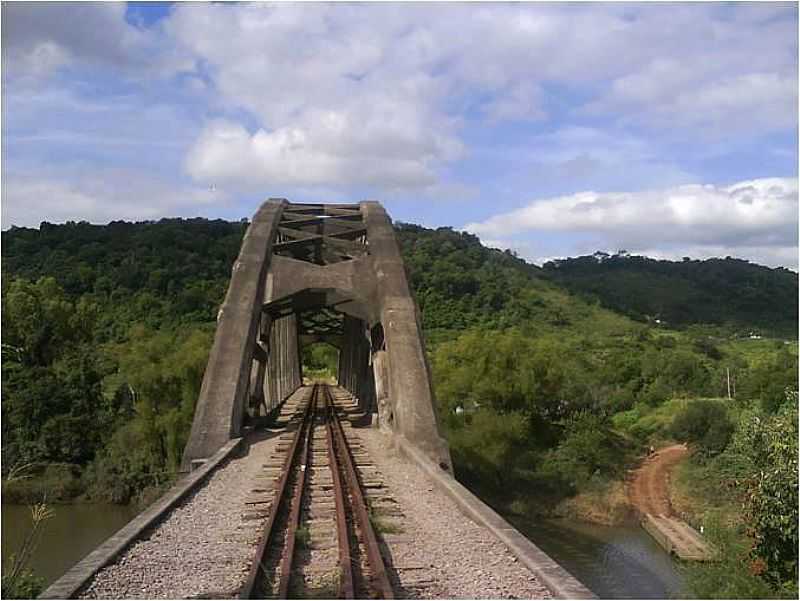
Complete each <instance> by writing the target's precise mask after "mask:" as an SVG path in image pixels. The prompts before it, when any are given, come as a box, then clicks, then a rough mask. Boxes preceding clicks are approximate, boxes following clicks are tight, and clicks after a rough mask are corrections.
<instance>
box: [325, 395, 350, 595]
mask: <svg viewBox="0 0 800 601" xmlns="http://www.w3.org/2000/svg"><path fill="white" fill-rule="evenodd" d="M326 390H327V389H326ZM323 396H324V403H325V431H326V433H327V440H328V463H329V465H330V470H331V476H332V478H333V497H334V501H335V504H336V536H337V539H338V541H339V597H340V598H344V599H354V598H355V596H356V593H355V586H354V584H353V560H352V558H351V556H350V536H349V534H348V531H347V511H346V509H345V505H344V488H343V486H342V477H341V475H340V472H339V459H338V458H337V457H336V451H335V449H334V446H333V445H334V432H333V419H334V418H333V415H332V414H333V412H334V408H333V404H332V403H331V402H330V397H329V396H328V394H327V393H326V394H324V395H323Z"/></svg>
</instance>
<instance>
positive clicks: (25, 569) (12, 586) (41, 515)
mask: <svg viewBox="0 0 800 601" xmlns="http://www.w3.org/2000/svg"><path fill="white" fill-rule="evenodd" d="M10 479H12V480H14V479H15V475H14V474H12V475H11V477H10ZM52 517H53V510H52V509H51V508H50V507H49V506H48V505H47V503H46V502H44V501H42V502H41V503H35V504H33V505H32V506H31V529H30V530H29V531H28V534H27V535H26V536H25V538H24V539H23V541H22V544H21V545H20V547H19V549H17V551H16V553H14V554H13V555H11V556H10V557H9V558H8V560H7V563H6V565H3V578H2V597H3V599H35V598H36V597H37V596H38V595H39V593H41V592H42V590H43V589H44V584H43V581H42V579H41V578H38V577H37V576H36V575H35V574H34V573H33V571H32V570H31V569H30V567H29V563H30V558H31V555H32V554H33V552H34V550H35V549H36V547H37V546H38V544H39V543H40V541H41V538H42V532H43V529H44V525H45V522H47V520H49V519H50V518H52Z"/></svg>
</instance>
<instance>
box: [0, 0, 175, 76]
mask: <svg viewBox="0 0 800 601" xmlns="http://www.w3.org/2000/svg"><path fill="white" fill-rule="evenodd" d="M125 10H126V9H125V3H124V2H98V3H94V2H5V3H3V6H2V16H3V19H2V37H3V50H2V64H3V74H4V79H5V80H6V81H8V80H9V79H12V78H13V79H17V80H19V79H22V80H26V79H27V80H34V81H37V80H40V79H42V78H45V77H46V76H48V75H51V74H53V73H54V72H55V71H56V70H58V69H59V68H62V67H65V66H74V65H77V66H87V65H88V66H101V67H110V68H113V69H115V70H118V71H127V72H130V73H131V74H133V73H136V72H141V73H147V74H153V73H159V72H160V73H162V74H167V73H171V72H174V71H176V70H178V69H182V68H188V67H189V66H190V65H189V64H188V63H186V62H184V61H185V57H180V56H179V55H178V54H177V53H176V52H175V47H174V45H172V44H170V43H168V42H166V41H165V40H164V39H163V37H162V36H161V34H160V30H159V29H157V28H156V29H142V28H138V27H134V26H132V25H130V24H129V23H128V22H127V21H126V20H125ZM17 84H18V85H19V82H17Z"/></svg>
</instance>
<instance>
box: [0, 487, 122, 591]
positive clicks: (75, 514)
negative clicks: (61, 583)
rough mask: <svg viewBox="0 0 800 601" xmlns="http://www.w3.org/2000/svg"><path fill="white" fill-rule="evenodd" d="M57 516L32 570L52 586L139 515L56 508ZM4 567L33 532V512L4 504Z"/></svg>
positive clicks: (104, 508) (115, 509)
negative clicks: (26, 537)
mask: <svg viewBox="0 0 800 601" xmlns="http://www.w3.org/2000/svg"><path fill="white" fill-rule="evenodd" d="M52 507H53V510H54V511H55V516H54V517H53V518H51V519H50V520H47V522H45V524H44V531H43V533H42V537H41V542H40V543H39V545H38V547H37V548H36V550H35V551H34V553H33V556H32V557H31V562H30V567H31V568H33V571H34V573H35V574H36V575H37V576H40V577H42V578H44V580H45V584H46V585H47V584H50V583H51V582H53V581H54V580H56V579H57V578H58V577H59V576H61V575H62V574H64V572H66V571H67V570H68V569H69V568H71V567H72V566H73V565H75V564H76V563H78V562H79V561H80V560H81V559H83V558H84V557H85V556H86V555H87V554H88V553H89V552H90V551H92V550H93V549H94V548H95V547H96V546H97V545H99V544H100V543H102V542H103V541H104V540H105V539H107V538H108V537H109V536H111V535H112V534H114V533H115V532H116V531H117V530H119V529H120V528H122V527H123V526H124V525H125V524H127V523H128V521H130V520H131V518H133V517H134V516H135V515H136V509H135V508H134V507H128V506H125V505H53V506H52ZM2 508H3V515H2V517H3V521H2V524H1V525H2V529H0V532H1V533H2V552H3V567H4V568H5V567H6V566H7V565H8V564H7V559H8V557H9V555H11V554H13V553H16V552H17V550H18V549H19V547H20V545H21V544H22V541H23V539H24V538H25V536H27V534H28V532H30V530H31V512H30V509H28V507H27V506H26V505H9V504H5V503H4V504H3V506H2Z"/></svg>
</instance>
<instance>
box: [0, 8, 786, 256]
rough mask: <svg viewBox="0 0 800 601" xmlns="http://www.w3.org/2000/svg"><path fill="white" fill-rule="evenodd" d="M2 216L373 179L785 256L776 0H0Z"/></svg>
mask: <svg viewBox="0 0 800 601" xmlns="http://www.w3.org/2000/svg"><path fill="white" fill-rule="evenodd" d="M2 12H3V15H2V16H3V19H2V28H3V31H2V34H3V36H2V61H3V81H2V100H3V110H2V117H3V121H2V150H3V164H2V176H3V181H2V219H3V228H7V227H10V226H11V225H12V224H14V225H26V226H36V225H38V224H39V222H41V221H44V220H46V221H51V222H61V221H65V220H69V219H73V220H80V219H86V220H88V221H92V222H98V223H103V222H108V221H110V220H113V219H129V220H131V219H133V220H136V219H154V218H158V217H161V216H196V215H202V216H208V217H222V218H226V219H240V218H242V217H249V216H251V215H252V214H253V212H254V211H255V209H256V208H257V206H258V204H259V203H260V202H261V201H262V200H263V199H265V198H267V197H274V196H279V197H286V198H289V199H291V200H294V201H298V202H304V201H306V202H308V201H313V202H319V201H323V202H326V201H329V202H341V201H355V200H361V199H367V198H369V199H378V200H381V201H382V202H383V203H384V204H385V205H386V207H387V209H388V210H389V212H390V214H391V215H392V216H393V218H394V219H395V220H402V221H411V222H415V223H421V224H423V225H427V226H441V225H449V226H453V227H456V228H459V229H466V230H469V231H472V232H474V233H476V234H477V235H479V236H480V237H481V239H482V240H483V241H484V242H486V243H487V244H491V245H494V246H498V247H503V248H513V249H514V250H516V251H517V252H519V253H520V254H521V255H522V256H525V257H526V258H529V259H531V260H532V261H534V262H537V263H541V262H542V261H544V260H547V259H548V258H552V257H563V256H570V255H577V254H586V253H591V252H594V251H595V250H605V251H614V250H618V249H623V248H624V249H626V250H629V251H632V252H639V253H642V254H648V255H651V256H658V257H667V258H677V257H682V256H685V255H689V256H692V257H698V258H703V257H710V256H727V255H732V256H737V257H742V258H747V259H751V260H754V261H757V262H760V263H764V264H768V265H772V266H778V265H784V266H787V267H790V268H792V269H796V268H797V240H798V236H797V221H798V203H797V165H798V154H797V143H798V140H797V126H798V123H797V102H798V97H797V96H798V94H797V90H798V88H797V83H798V82H797V78H798V65H797V17H798V15H797V8H796V6H795V5H792V4H778V3H754V4H748V3H737V4H714V3H699V4H643V5H635V4H596V3H591V4H589V3H586V4H583V3H581V4H545V3H535V4H499V3H498V4H476V3H472V4H447V5H437V4H380V5H374V4H310V3H302V4H289V3H286V4H277V5H273V4H257V5H250V4H238V3H237V4H175V5H171V4H161V3H129V4H127V5H125V4H111V3H96V4H95V3H87V4H72V3H58V4H48V3H3V5H2Z"/></svg>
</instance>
